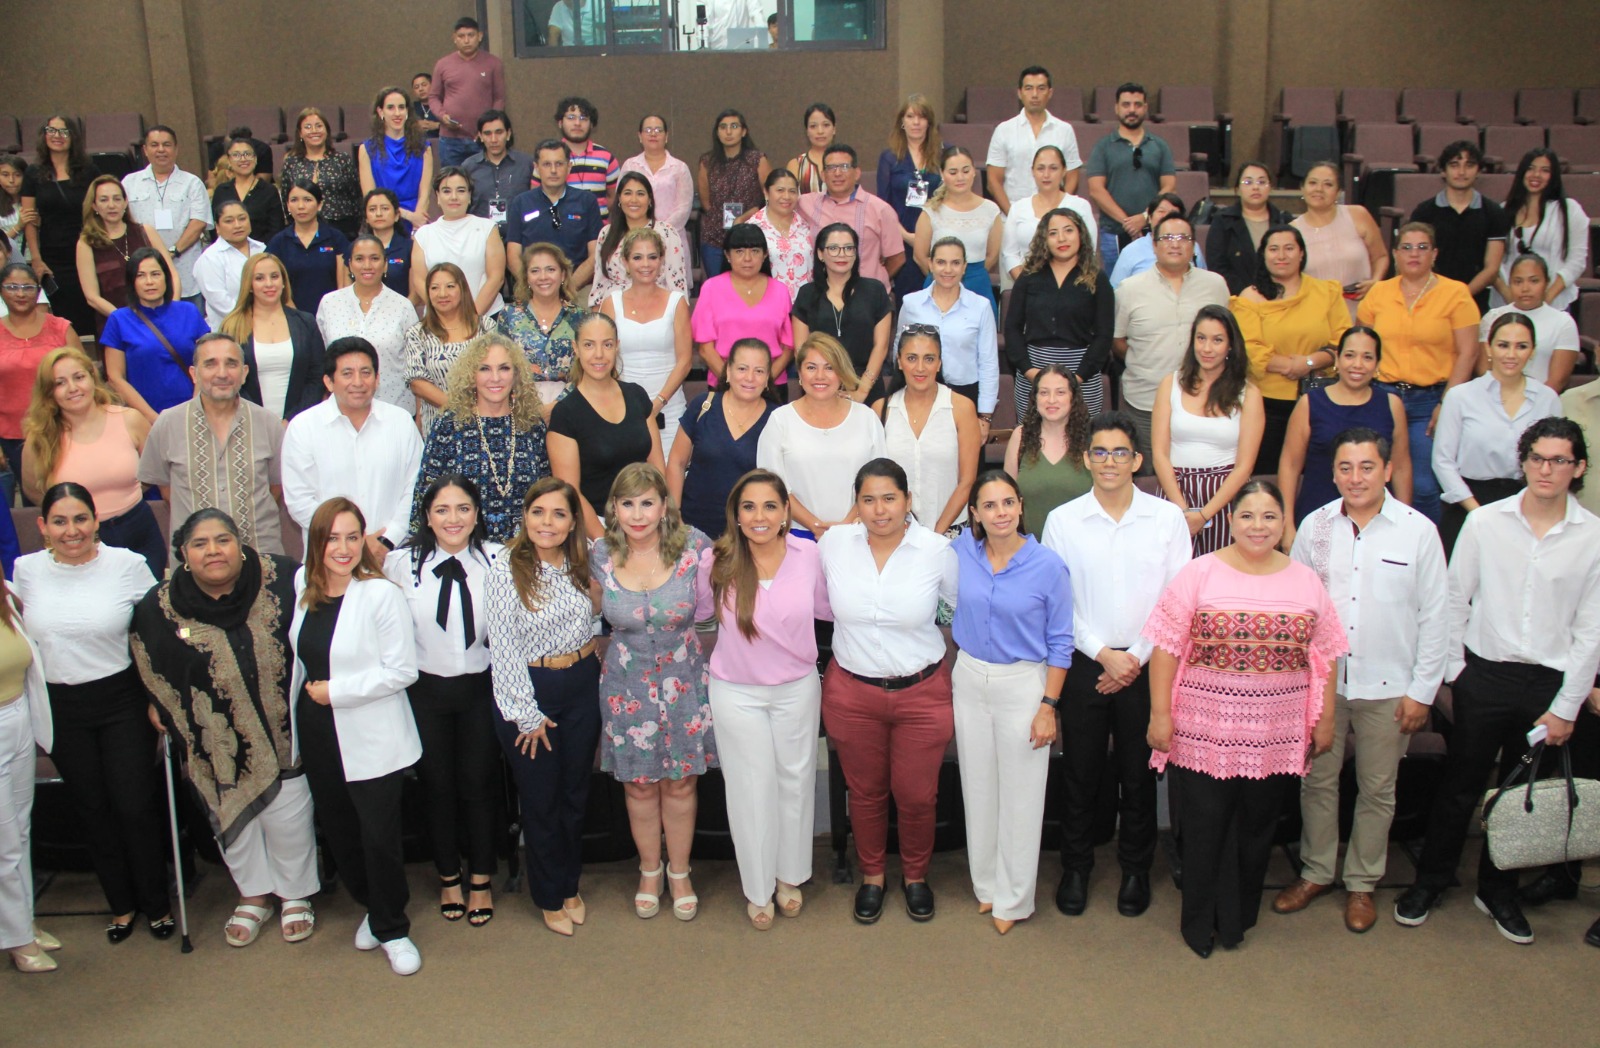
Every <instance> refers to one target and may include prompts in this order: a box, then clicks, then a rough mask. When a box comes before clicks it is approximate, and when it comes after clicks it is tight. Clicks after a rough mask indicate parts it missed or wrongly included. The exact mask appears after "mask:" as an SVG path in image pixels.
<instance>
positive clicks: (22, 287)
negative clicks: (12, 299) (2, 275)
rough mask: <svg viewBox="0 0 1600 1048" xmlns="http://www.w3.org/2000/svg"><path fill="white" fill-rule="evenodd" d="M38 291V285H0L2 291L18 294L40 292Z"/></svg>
mask: <svg viewBox="0 0 1600 1048" xmlns="http://www.w3.org/2000/svg"><path fill="white" fill-rule="evenodd" d="M38 290H39V285H38V284H0V291H10V292H12V293H16V292H19V291H38Z"/></svg>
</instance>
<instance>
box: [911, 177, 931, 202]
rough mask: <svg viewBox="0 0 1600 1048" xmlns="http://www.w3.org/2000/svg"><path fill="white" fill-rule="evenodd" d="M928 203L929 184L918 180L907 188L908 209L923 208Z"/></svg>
mask: <svg viewBox="0 0 1600 1048" xmlns="http://www.w3.org/2000/svg"><path fill="white" fill-rule="evenodd" d="M927 202H928V183H927V182H925V181H923V180H922V179H920V178H919V179H917V180H916V181H915V182H912V183H911V185H910V186H908V187H907V188H906V207H921V206H923V205H924V204H926V203H927Z"/></svg>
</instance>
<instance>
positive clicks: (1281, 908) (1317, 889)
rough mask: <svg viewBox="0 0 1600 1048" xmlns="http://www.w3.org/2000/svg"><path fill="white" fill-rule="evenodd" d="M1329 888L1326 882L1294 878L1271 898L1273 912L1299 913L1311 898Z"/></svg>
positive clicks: (1308, 903) (1309, 903) (1308, 904)
mask: <svg viewBox="0 0 1600 1048" xmlns="http://www.w3.org/2000/svg"><path fill="white" fill-rule="evenodd" d="M1328 890H1329V886H1328V885H1326V884H1313V883H1311V882H1310V881H1308V880H1306V879H1305V878H1304V877H1297V878H1295V882H1294V883H1293V884H1291V885H1289V887H1287V888H1285V889H1284V890H1283V891H1281V892H1279V893H1278V897H1277V898H1276V899H1273V900H1272V912H1273V913H1299V912H1300V911H1301V910H1303V909H1305V908H1306V907H1307V906H1310V905H1311V900H1312V899H1315V898H1316V897H1317V896H1319V895H1321V894H1323V893H1324V892H1326V891H1328Z"/></svg>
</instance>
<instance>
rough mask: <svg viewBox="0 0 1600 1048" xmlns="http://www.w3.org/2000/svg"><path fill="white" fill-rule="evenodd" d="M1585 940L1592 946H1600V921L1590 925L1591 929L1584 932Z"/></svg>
mask: <svg viewBox="0 0 1600 1048" xmlns="http://www.w3.org/2000/svg"><path fill="white" fill-rule="evenodd" d="M1583 941H1584V942H1586V943H1588V944H1589V945H1590V946H1600V921H1595V922H1594V923H1593V924H1591V925H1589V930H1588V931H1586V932H1584V933H1583Z"/></svg>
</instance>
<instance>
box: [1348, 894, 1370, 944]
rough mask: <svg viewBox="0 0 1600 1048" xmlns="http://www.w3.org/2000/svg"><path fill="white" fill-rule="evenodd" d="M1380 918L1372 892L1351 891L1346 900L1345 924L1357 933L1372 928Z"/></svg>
mask: <svg viewBox="0 0 1600 1048" xmlns="http://www.w3.org/2000/svg"><path fill="white" fill-rule="evenodd" d="M1377 919H1378V910H1377V907H1375V906H1373V905H1372V893H1371V892H1350V893H1348V894H1347V895H1346V897H1345V900H1344V926H1345V927H1346V928H1349V929H1350V930H1351V931H1353V932H1355V933H1356V934H1358V935H1359V934H1360V933H1361V932H1364V931H1366V930H1367V929H1369V928H1371V927H1372V925H1373V922H1375V921H1376V920H1377Z"/></svg>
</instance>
